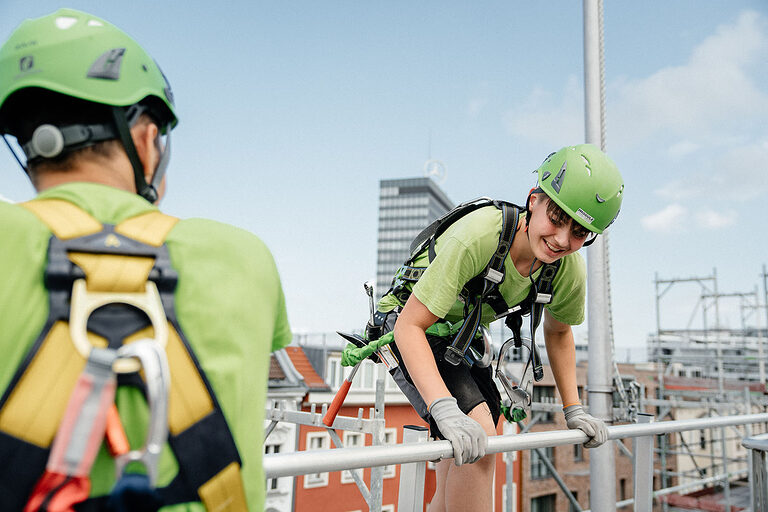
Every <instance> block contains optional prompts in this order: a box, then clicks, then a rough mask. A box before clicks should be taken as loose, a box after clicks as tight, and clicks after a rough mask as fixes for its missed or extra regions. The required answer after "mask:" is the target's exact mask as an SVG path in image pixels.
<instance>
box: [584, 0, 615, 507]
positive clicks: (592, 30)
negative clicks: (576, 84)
mask: <svg viewBox="0 0 768 512" xmlns="http://www.w3.org/2000/svg"><path fill="white" fill-rule="evenodd" d="M601 16H602V0H584V111H585V115H584V127H585V138H586V141H587V142H588V143H591V144H594V145H596V146H599V147H601V148H603V149H605V148H604V144H603V123H602V114H603V109H602V101H601V97H602V95H601V92H602V91H601V85H602V80H601V78H602V71H603V70H602V66H601V59H600V56H601V47H602V33H601V31H600V27H601V24H602V17H601ZM587 255H588V258H587V260H588V267H587V268H588V287H587V290H588V294H589V295H588V307H589V371H588V389H589V395H588V396H589V412H590V413H591V414H592V415H593V416H595V417H597V418H600V419H602V420H604V421H606V422H609V423H610V421H611V419H612V412H613V411H612V408H613V404H612V392H613V386H612V381H611V372H612V369H613V368H612V364H611V363H612V361H613V354H612V350H611V340H610V332H611V328H610V325H609V321H610V311H609V310H608V308H609V306H608V304H609V302H608V293H609V290H608V285H607V282H608V280H607V268H606V267H607V257H606V256H607V255H606V238H605V236H600V237H598V238H597V240H596V241H595V243H594V244H592V245H591V246H590V247H589V249H588V252H587ZM614 468H615V461H614V446H613V444H612V443H605V444H603V446H600V447H598V448H593V449H592V450H591V452H590V457H589V472H590V478H591V480H592V482H614V481H615V480H616V472H615V470H614ZM591 496H592V500H591V503H590V507H591V509H592V510H593V511H595V512H608V511H615V510H616V486H615V485H599V486H593V487H592V495H591Z"/></svg>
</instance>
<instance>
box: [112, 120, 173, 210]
mask: <svg viewBox="0 0 768 512" xmlns="http://www.w3.org/2000/svg"><path fill="white" fill-rule="evenodd" d="M142 111H143V109H141V107H139V109H138V110H137V111H134V112H132V119H131V122H130V123H129V121H128V116H127V115H126V111H125V109H123V108H121V107H112V119H113V120H114V122H115V127H116V128H117V133H118V135H119V136H120V141H121V142H122V143H123V148H125V153H126V154H127V155H128V160H129V161H130V162H131V167H133V178H134V183H135V184H136V193H137V194H139V195H140V196H141V197H143V198H144V199H146V200H147V201H149V202H150V203H152V204H155V203H156V202H157V200H158V197H159V196H158V192H157V189H158V188H159V186H160V183H161V182H162V180H163V176H165V169H166V167H167V166H168V160H169V159H170V156H171V126H170V124H169V125H168V126H167V127H166V134H167V135H166V145H165V150H163V151H161V153H160V160H159V161H158V163H157V167H156V168H155V171H154V172H153V174H152V179H151V182H150V183H147V181H146V179H145V178H144V165H142V163H141V160H140V159H139V153H138V152H137V151H136V145H135V144H134V143H133V137H131V125H132V124H133V123H135V122H136V120H137V119H138V118H139V115H140V114H141V112H142ZM155 145H156V146H157V148H158V150H160V135H159V134H158V136H157V138H156V139H155Z"/></svg>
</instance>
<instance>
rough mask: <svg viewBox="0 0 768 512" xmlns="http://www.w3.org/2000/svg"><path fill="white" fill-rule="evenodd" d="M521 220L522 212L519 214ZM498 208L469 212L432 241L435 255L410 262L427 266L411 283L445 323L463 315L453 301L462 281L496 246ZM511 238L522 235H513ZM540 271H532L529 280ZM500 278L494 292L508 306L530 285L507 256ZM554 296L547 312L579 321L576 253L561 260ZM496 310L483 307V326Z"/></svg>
mask: <svg viewBox="0 0 768 512" xmlns="http://www.w3.org/2000/svg"><path fill="white" fill-rule="evenodd" d="M520 220H521V221H524V217H523V215H521V217H520ZM501 224H502V217H501V210H499V209H498V208H496V207H495V206H487V207H484V208H480V209H478V210H476V211H474V212H472V213H469V214H467V215H465V216H464V217H462V218H461V219H459V220H458V221H456V222H455V223H453V224H452V225H451V226H449V227H448V228H447V229H446V230H445V232H444V233H443V234H442V235H440V236H439V237H438V239H437V241H436V242H435V254H436V255H435V259H434V260H433V261H432V263H429V256H428V254H427V251H426V250H425V251H424V252H423V253H422V254H420V255H419V256H418V257H417V258H416V261H415V262H414V266H416V267H427V270H425V271H424V274H423V275H422V276H421V278H420V279H419V280H418V282H416V284H414V285H413V293H414V294H415V295H416V298H418V299H419V301H421V302H422V303H423V304H424V305H425V306H426V307H427V309H429V311H431V312H432V314H434V315H435V316H438V317H440V318H444V319H446V320H448V321H449V322H457V321H460V320H462V319H463V316H464V304H463V303H462V302H461V301H460V300H458V298H459V294H460V293H461V290H462V289H463V288H464V285H466V283H467V282H468V281H469V280H470V279H472V278H473V277H475V276H476V275H478V274H480V272H482V271H483V270H484V269H485V267H486V265H488V262H489V261H490V260H491V257H492V256H493V254H494V252H496V248H497V247H498V244H499V236H500V234H501ZM516 236H525V235H524V234H521V233H518V234H517V235H516ZM540 272H541V269H540V268H539V269H538V270H536V272H534V273H533V279H534V281H535V280H536V279H537V278H538V276H539V273H540ZM504 275H505V277H504V281H503V282H502V283H501V284H500V285H499V291H500V292H501V295H502V296H503V297H504V300H505V301H506V302H507V304H508V305H509V306H510V307H511V306H514V305H516V304H518V303H520V302H521V301H522V300H523V299H525V297H526V296H527V295H528V292H529V291H530V289H531V280H530V279H529V278H528V277H523V276H521V275H520V273H519V272H518V271H517V268H515V265H514V263H513V262H512V258H511V257H510V256H509V254H507V257H506V258H505V260H504ZM552 285H553V298H552V303H551V304H548V305H547V306H545V307H546V309H547V310H549V312H550V313H551V314H552V316H553V317H554V318H555V319H556V320H559V321H560V322H563V323H565V324H569V325H578V324H580V323H582V322H583V321H584V297H585V293H586V268H585V265H584V260H583V259H582V257H581V255H580V254H578V253H572V254H569V255H567V256H565V257H564V258H563V259H562V263H561V265H560V269H559V270H558V272H557V275H556V276H555V279H554V281H553V283H552ZM396 302H397V299H396V298H395V297H394V296H392V295H387V296H385V297H383V298H382V301H381V302H380V307H381V308H382V310H384V311H386V310H388V309H391V308H392V307H394V306H395V305H397V304H396ZM494 316H495V314H494V312H493V309H491V307H490V306H488V305H487V304H484V305H483V317H482V322H483V324H484V325H488V324H489V323H490V322H492V321H493V318H494Z"/></svg>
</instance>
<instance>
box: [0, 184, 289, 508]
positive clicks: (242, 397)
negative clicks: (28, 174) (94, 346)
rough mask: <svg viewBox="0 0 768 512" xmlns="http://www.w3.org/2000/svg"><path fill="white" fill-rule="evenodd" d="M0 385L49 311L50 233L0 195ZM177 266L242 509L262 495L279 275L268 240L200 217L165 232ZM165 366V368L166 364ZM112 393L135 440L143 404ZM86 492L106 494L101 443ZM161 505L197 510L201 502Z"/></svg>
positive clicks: (95, 211) (90, 188) (116, 194)
mask: <svg viewBox="0 0 768 512" xmlns="http://www.w3.org/2000/svg"><path fill="white" fill-rule="evenodd" d="M39 197H40V198H52V199H63V200H66V201H69V202H72V203H74V204H76V205H78V206H79V207H81V208H82V209H84V210H85V211H86V212H88V213H89V214H91V215H92V216H93V217H95V218H96V219H98V220H100V221H101V222H104V223H110V224H118V223H120V222H122V221H123V220H125V219H127V218H130V217H134V216H136V215H139V214H142V213H145V212H147V211H150V210H154V209H156V208H155V207H154V206H152V205H150V204H149V203H147V202H146V201H145V200H144V199H142V198H140V197H139V196H137V195H136V194H131V193H128V192H124V191H121V190H118V189H116V188H112V187H107V186H103V185H97V184H92V183H70V184H66V185H62V186H59V187H55V188H51V189H48V190H46V191H45V192H43V193H42V194H40V196H39ZM0 233H2V235H3V250H2V251H0V268H2V269H4V270H3V277H2V280H0V314H1V315H2V322H0V323H1V324H2V326H3V328H2V329H0V353H2V354H3V357H2V362H0V390H4V389H5V388H6V387H7V386H8V384H9V381H10V379H11V378H12V376H13V374H14V372H15V370H16V368H17V367H18V365H19V364H20V363H21V361H22V359H23V357H24V355H25V354H26V352H27V351H28V350H29V348H30V347H31V345H32V343H33V342H34V341H35V339H36V338H37V336H38V335H39V333H40V331H41V330H42V328H43V324H44V322H45V320H46V318H47V315H48V293H47V290H46V289H45V287H44V286H43V271H44V269H45V265H46V256H47V248H48V240H49V239H50V236H51V232H50V230H49V229H48V227H47V226H45V225H44V224H43V223H42V222H41V221H40V220H38V218H37V217H36V216H34V215H33V214H32V213H30V212H29V211H28V210H26V209H25V208H22V207H21V206H18V205H14V204H8V203H3V202H0ZM166 243H167V246H168V250H169V253H170V258H171V262H172V264H173V267H174V268H175V269H176V271H177V272H178V274H179V283H178V287H177V289H176V292H175V306H176V314H177V318H178V321H179V324H180V325H181V328H182V330H183V331H184V333H185V335H186V337H187V339H188V340H189V343H190V345H191V346H192V349H193V350H194V352H195V355H196V356H197V359H198V360H199V362H200V364H201V366H202V368H203V370H204V371H205V373H206V376H207V377H208V380H209V382H210V383H211V386H212V387H213V389H214V392H215V393H216V397H217V399H218V401H219V404H220V406H221V408H222V410H223V411H224V416H225V417H226V419H227V423H228V424H229V428H230V430H231V431H232V435H233V436H234V439H235V443H236V444H237V448H238V451H239V453H240V457H241V459H242V462H243V467H242V476H243V482H244V485H245V492H246V498H247V500H248V504H249V509H250V510H261V509H262V508H263V504H264V495H265V489H264V473H263V468H262V461H261V454H262V451H263V448H262V443H263V432H262V426H263V424H264V414H265V401H266V389H267V380H268V373H269V361H270V352H271V351H273V350H277V349H280V348H282V347H284V346H286V345H288V344H289V343H290V341H291V331H290V327H289V325H288V319H287V314H286V309H285V300H284V296H283V291H282V286H281V284H280V278H279V276H278V273H277V268H276V266H275V262H274V260H273V258H272V255H271V254H270V252H269V249H267V247H266V246H265V245H264V243H263V242H261V240H259V239H258V238H257V237H255V236H254V235H252V234H250V233H248V232H246V231H244V230H241V229H238V228H235V227H233V226H229V225H226V224H222V223H219V222H215V221H211V220H205V219H187V220H181V221H179V222H178V223H177V224H176V226H175V227H174V228H173V229H172V230H171V232H170V233H169V235H168V238H167V241H166ZM171 371H173V369H172V368H171ZM116 402H117V404H118V408H119V410H120V415H121V417H122V418H123V423H124V428H125V430H126V434H127V435H128V438H129V440H130V442H131V446H132V447H134V448H139V447H141V445H142V443H143V441H144V435H145V428H146V420H147V410H146V405H145V402H144V399H143V397H142V396H141V395H140V393H139V392H138V391H137V390H135V389H133V388H125V389H123V388H120V389H119V390H118V394H117V397H116ZM169 452H170V450H168V449H166V450H165V451H164V453H163V456H162V457H161V461H160V475H159V481H158V485H160V486H163V485H166V484H167V483H168V482H170V480H171V479H172V478H173V476H175V474H176V470H177V466H176V463H175V460H174V458H173V457H172V456H171V454H170V453H169ZM91 476H92V485H93V487H92V491H91V495H92V496H96V495H103V494H107V493H109V491H110V489H111V488H112V485H113V482H114V461H113V460H112V459H111V457H110V456H109V455H108V454H107V452H106V450H105V448H104V447H103V446H102V448H101V450H100V453H99V455H98V457H97V459H96V463H95V464H94V468H93V471H92V472H91ZM164 510H174V511H179V510H189V511H193V510H194V511H198V510H204V508H203V506H202V504H199V503H196V504H189V505H180V506H176V507H170V508H167V509H164Z"/></svg>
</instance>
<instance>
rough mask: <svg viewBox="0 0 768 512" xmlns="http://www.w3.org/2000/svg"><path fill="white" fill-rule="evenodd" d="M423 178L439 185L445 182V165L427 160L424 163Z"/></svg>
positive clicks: (437, 161)
mask: <svg viewBox="0 0 768 512" xmlns="http://www.w3.org/2000/svg"><path fill="white" fill-rule="evenodd" d="M424 176H426V177H427V178H432V179H433V180H435V181H436V182H437V183H438V184H440V185H441V184H442V183H443V182H444V181H445V164H444V163H443V162H441V161H440V160H427V161H426V162H424Z"/></svg>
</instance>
